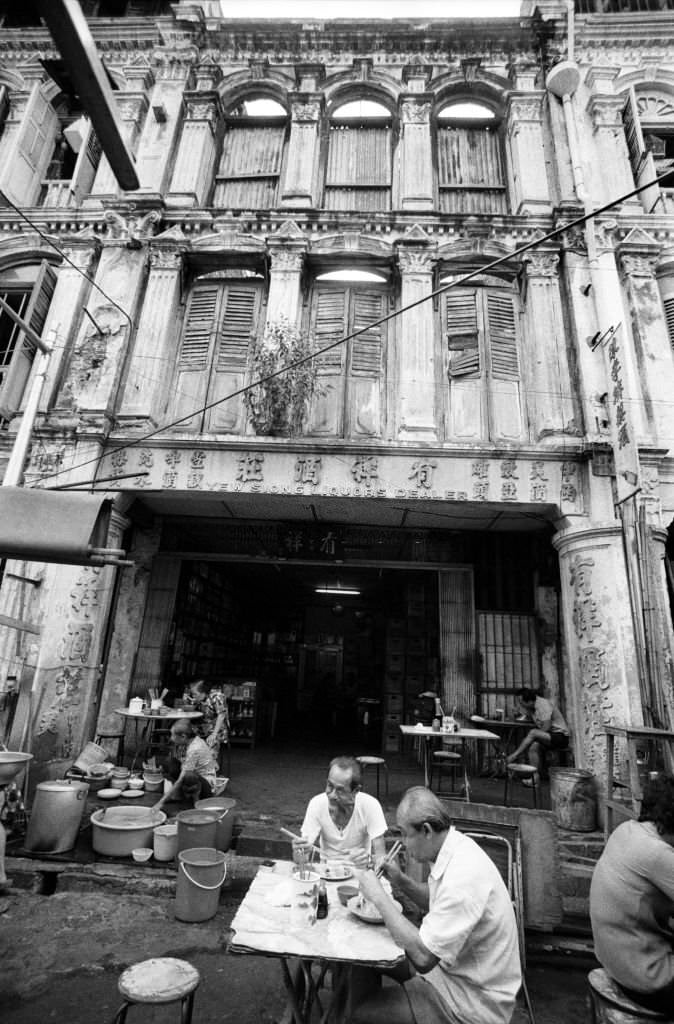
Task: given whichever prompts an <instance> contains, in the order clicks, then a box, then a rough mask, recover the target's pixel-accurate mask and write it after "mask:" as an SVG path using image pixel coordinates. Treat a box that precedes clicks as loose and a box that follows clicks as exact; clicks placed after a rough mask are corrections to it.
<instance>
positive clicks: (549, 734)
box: [507, 686, 569, 781]
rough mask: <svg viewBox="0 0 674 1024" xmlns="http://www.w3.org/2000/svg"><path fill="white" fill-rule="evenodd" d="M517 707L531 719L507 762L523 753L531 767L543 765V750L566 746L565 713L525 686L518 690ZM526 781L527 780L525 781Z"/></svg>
mask: <svg viewBox="0 0 674 1024" xmlns="http://www.w3.org/2000/svg"><path fill="white" fill-rule="evenodd" d="M517 696H518V697H519V701H520V707H521V709H522V713H523V714H524V716H525V718H527V719H528V720H529V721H530V722H533V726H534V727H533V729H529V732H528V733H527V734H526V736H525V737H524V739H523V740H522V742H521V743H520V745H519V747H518V748H517V750H514V751H513V752H512V754H510V755H509V757H508V758H507V762H508V764H512V763H513V762H514V761H519V760H520V758H521V757H522V756H523V755H524V754H526V755H527V759H528V761H529V763H530V764H532V765H533V766H534V768H536V769H538V772H539V774H540V771H541V769H542V768H544V767H545V751H546V750H565V749H566V747H568V745H569V727H568V726H567V724H566V722H565V721H564V716H563V715H562V713H561V711H560V710H559V708H558V707H556V706H555V705H554V704H553V703H552V701H550V700H547V699H546V698H545V697H540V696H539V695H538V694H537V693H536V691H535V690H530V689H529V688H528V687H526V686H524V687H522V689H521V690H519V691H518V694H517ZM526 781H528V780H526Z"/></svg>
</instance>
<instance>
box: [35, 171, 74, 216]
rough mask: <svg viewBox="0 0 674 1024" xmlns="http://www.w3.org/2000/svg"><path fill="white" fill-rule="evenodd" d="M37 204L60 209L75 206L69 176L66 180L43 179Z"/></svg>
mask: <svg viewBox="0 0 674 1024" xmlns="http://www.w3.org/2000/svg"><path fill="white" fill-rule="evenodd" d="M38 205H39V206H50V207H54V206H55V207H59V208H60V209H66V208H67V207H71V206H77V197H76V196H75V193H74V192H73V189H72V182H71V180H70V178H68V180H67V181H43V182H42V190H41V192H40V199H39V203H38Z"/></svg>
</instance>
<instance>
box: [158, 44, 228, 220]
mask: <svg viewBox="0 0 674 1024" xmlns="http://www.w3.org/2000/svg"><path fill="white" fill-rule="evenodd" d="M196 75H197V88H196V89H195V90H193V91H191V92H185V95H184V114H183V128H182V134H181V136H180V142H179V144H178V152H177V154H176V161H175V165H174V168H173V176H172V178H171V186H170V188H169V191H168V194H167V196H166V205H167V206H204V205H205V204H206V200H207V197H208V194H209V192H210V190H211V188H212V185H213V169H214V164H215V151H216V144H217V126H218V122H219V121H221V118H222V110H221V108H220V97H219V96H218V93H217V92H216V91H215V90H216V87H217V84H218V82H219V81H220V79H221V78H222V72H221V71H220V68H219V67H218V66H217V65H215V64H207V65H202V66H201V67H200V68H199V69H198V70H197V72H196Z"/></svg>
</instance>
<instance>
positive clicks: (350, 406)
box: [345, 288, 386, 437]
mask: <svg viewBox="0 0 674 1024" xmlns="http://www.w3.org/2000/svg"><path fill="white" fill-rule="evenodd" d="M385 302H386V295H385V294H384V293H383V292H381V291H374V290H373V291H367V290H366V289H362V290H361V289H360V288H354V289H353V290H352V293H351V310H352V313H351V323H350V332H351V331H358V330H360V329H361V328H363V327H368V325H369V324H374V322H375V321H376V320H381V318H382V317H383V316H384V315H385V313H386V308H385ZM385 339H386V324H378V325H377V326H374V327H368V330H366V331H365V332H364V333H363V334H359V335H358V337H356V338H354V339H353V340H352V341H351V342H349V348H350V352H351V358H350V367H349V380H348V382H347V391H346V395H345V402H346V408H345V414H346V423H347V431H348V434H349V436H350V437H376V436H378V435H379V434H381V429H382V423H381V408H382V394H381V392H382V381H383V357H384V343H385Z"/></svg>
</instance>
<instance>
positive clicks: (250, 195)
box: [213, 122, 286, 209]
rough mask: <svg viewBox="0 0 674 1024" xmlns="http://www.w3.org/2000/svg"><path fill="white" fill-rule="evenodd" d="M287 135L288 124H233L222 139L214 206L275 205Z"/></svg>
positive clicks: (263, 206) (246, 206) (254, 207)
mask: <svg viewBox="0 0 674 1024" xmlns="http://www.w3.org/2000/svg"><path fill="white" fill-rule="evenodd" d="M285 135H286V125H285V122H283V123H282V124H261V125H255V124H241V125H237V124H233V125H231V126H230V127H229V128H228V130H227V132H226V133H225V137H224V140H223V149H222V157H221V159H220V167H219V168H218V173H217V183H216V187H215V192H214V196H213V205H214V206H217V207H230V208H234V209H241V208H244V207H245V208H251V209H258V208H259V209H266V208H268V207H270V206H274V205H275V204H276V194H277V188H278V181H279V175H280V173H281V163H282V159H283V145H284V141H285Z"/></svg>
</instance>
